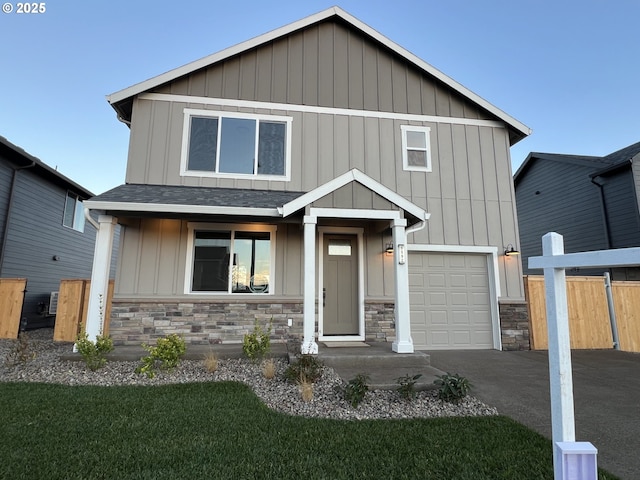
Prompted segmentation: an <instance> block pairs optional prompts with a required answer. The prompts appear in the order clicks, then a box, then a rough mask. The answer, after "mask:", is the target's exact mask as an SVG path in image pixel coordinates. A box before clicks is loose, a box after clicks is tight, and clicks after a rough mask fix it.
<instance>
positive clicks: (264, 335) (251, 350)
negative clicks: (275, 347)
mask: <svg viewBox="0 0 640 480" xmlns="http://www.w3.org/2000/svg"><path fill="white" fill-rule="evenodd" d="M271 325H272V322H271V321H270V322H269V328H267V330H263V329H262V327H261V326H260V325H258V320H256V323H255V326H254V327H253V332H251V333H247V334H246V335H245V336H244V338H243V339H242V352H243V353H244V354H245V355H246V356H247V358H248V359H249V360H252V361H255V360H258V359H260V358H264V356H265V355H266V354H267V353H269V349H270V348H271V337H270V336H271Z"/></svg>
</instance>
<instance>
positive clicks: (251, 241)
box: [186, 224, 275, 294]
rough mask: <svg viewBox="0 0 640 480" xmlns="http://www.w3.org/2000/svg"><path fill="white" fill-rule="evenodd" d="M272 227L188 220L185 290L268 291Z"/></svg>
mask: <svg viewBox="0 0 640 480" xmlns="http://www.w3.org/2000/svg"><path fill="white" fill-rule="evenodd" d="M274 233H275V227H268V226H267V227H260V226H258V227H256V226H254V225H249V226H225V225H209V224H190V225H189V241H190V245H192V250H191V252H190V253H191V258H190V259H188V261H187V266H188V268H189V267H190V268H191V272H190V274H188V275H187V278H189V279H190V284H189V285H187V286H186V291H187V293H224V294H226V293H230V294H234V293H246V294H260V293H261V294H266V293H271V292H270V287H271V284H272V279H273V273H272V266H273V256H274V252H275V250H274V242H273V236H274Z"/></svg>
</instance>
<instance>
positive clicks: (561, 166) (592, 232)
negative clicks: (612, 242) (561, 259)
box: [516, 159, 607, 275]
mask: <svg viewBox="0 0 640 480" xmlns="http://www.w3.org/2000/svg"><path fill="white" fill-rule="evenodd" d="M593 170H594V167H587V166H584V167H581V166H578V165H575V164H570V163H563V162H555V161H551V160H540V159H538V160H537V161H535V162H534V163H533V164H532V165H531V166H530V167H529V170H528V171H527V172H526V175H523V176H522V177H521V180H520V181H519V183H518V186H517V190H516V202H517V206H518V222H519V227H520V249H521V251H522V257H523V263H524V272H525V274H532V275H536V274H541V273H542V272H541V271H539V270H529V269H528V267H527V262H526V259H527V258H528V257H531V256H537V255H542V240H541V238H542V236H543V235H544V234H546V233H548V232H557V233H559V234H561V235H563V236H564V244H565V252H567V253H571V252H581V251H586V250H600V249H604V248H607V241H606V235H605V228H604V223H603V215H602V207H601V203H600V199H599V192H598V187H596V186H595V185H593V184H592V183H591V181H590V177H589V175H590V174H591V173H592V172H593ZM568 273H580V274H585V273H595V272H586V271H580V272H568Z"/></svg>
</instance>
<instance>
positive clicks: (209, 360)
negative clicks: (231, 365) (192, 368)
mask: <svg viewBox="0 0 640 480" xmlns="http://www.w3.org/2000/svg"><path fill="white" fill-rule="evenodd" d="M204 368H206V369H207V372H209V373H214V372H215V371H216V370H218V355H216V353H215V352H208V353H207V354H206V355H205V356H204Z"/></svg>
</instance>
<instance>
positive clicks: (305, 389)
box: [298, 373, 313, 402]
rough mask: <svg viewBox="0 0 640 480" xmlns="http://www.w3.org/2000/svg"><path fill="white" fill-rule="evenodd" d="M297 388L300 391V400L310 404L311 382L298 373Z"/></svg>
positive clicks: (311, 395) (311, 397)
mask: <svg viewBox="0 0 640 480" xmlns="http://www.w3.org/2000/svg"><path fill="white" fill-rule="evenodd" d="M298 388H299V389H300V395H301V396H302V400H304V401H305V402H310V401H311V400H312V399H313V382H312V381H311V380H309V379H308V378H307V377H305V375H304V373H300V378H299V379H298Z"/></svg>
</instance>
